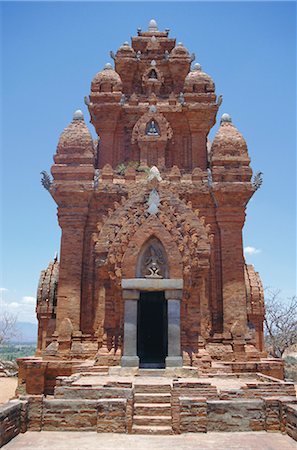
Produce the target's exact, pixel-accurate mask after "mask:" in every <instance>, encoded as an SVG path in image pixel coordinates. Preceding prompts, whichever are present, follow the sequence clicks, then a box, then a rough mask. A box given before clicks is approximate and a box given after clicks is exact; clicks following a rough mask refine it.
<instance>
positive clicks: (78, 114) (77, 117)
mask: <svg viewBox="0 0 297 450" xmlns="http://www.w3.org/2000/svg"><path fill="white" fill-rule="evenodd" d="M73 120H84V115H83V113H82V111H81V110H80V109H77V110H76V111H75V112H74V114H73Z"/></svg>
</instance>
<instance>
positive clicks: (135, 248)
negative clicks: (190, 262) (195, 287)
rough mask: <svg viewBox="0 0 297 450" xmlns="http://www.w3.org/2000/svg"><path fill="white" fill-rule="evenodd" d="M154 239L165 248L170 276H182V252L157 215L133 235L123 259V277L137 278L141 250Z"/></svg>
mask: <svg viewBox="0 0 297 450" xmlns="http://www.w3.org/2000/svg"><path fill="white" fill-rule="evenodd" d="M152 239H157V240H158V241H159V242H160V243H161V244H162V246H163V248H164V253H165V255H166V259H167V273H168V277H170V278H182V276H183V264H182V257H181V254H180V252H179V250H178V247H177V245H176V243H175V242H174V241H173V240H172V236H171V234H170V233H169V232H168V231H167V230H166V228H165V227H164V225H163V224H162V223H161V222H160V221H159V219H158V218H157V217H156V216H154V217H150V218H149V219H148V220H147V221H146V222H145V223H144V224H143V225H142V226H141V227H140V228H139V229H138V230H137V231H136V233H135V234H134V236H132V238H131V240H130V242H129V245H128V247H127V249H126V252H125V254H124V256H123V260H122V276H123V278H135V276H137V274H138V267H137V265H138V261H139V258H140V257H141V250H142V249H145V245H146V244H147V243H149V241H150V240H152ZM139 249H140V251H139ZM135 268H136V270H135Z"/></svg>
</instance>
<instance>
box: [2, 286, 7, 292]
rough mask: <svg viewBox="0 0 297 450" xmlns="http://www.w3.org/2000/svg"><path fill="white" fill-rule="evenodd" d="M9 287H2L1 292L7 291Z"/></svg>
mask: <svg viewBox="0 0 297 450" xmlns="http://www.w3.org/2000/svg"><path fill="white" fill-rule="evenodd" d="M7 291H8V289H6V288H4V287H0V292H7Z"/></svg>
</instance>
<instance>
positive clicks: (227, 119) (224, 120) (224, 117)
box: [220, 113, 232, 123]
mask: <svg viewBox="0 0 297 450" xmlns="http://www.w3.org/2000/svg"><path fill="white" fill-rule="evenodd" d="M220 123H232V119H231V116H230V115H229V114H227V113H224V114H223V115H222V117H221V122H220Z"/></svg>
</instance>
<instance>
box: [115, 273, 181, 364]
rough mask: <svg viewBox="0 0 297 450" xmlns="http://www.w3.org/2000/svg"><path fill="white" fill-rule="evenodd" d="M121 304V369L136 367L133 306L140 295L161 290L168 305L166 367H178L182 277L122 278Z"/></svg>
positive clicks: (135, 316)
mask: <svg viewBox="0 0 297 450" xmlns="http://www.w3.org/2000/svg"><path fill="white" fill-rule="evenodd" d="M122 289H123V300H124V302H125V304H124V311H125V312H124V345H123V356H122V359H121V365H122V367H139V357H138V355H137V305H138V300H139V298H140V292H143V291H164V293H165V299H166V300H167V304H168V356H167V357H166V359H165V365H166V367H182V365H183V359H182V356H181V343H180V336H181V331H180V302H181V299H182V292H183V279H182V278H166V279H165V278H162V279H161V278H126V279H122Z"/></svg>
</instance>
